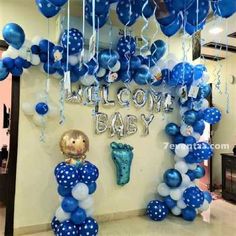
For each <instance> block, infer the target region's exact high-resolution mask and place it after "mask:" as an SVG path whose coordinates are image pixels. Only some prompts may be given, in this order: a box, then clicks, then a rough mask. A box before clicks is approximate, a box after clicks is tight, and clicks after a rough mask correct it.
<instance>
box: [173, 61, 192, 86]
mask: <svg viewBox="0 0 236 236" xmlns="http://www.w3.org/2000/svg"><path fill="white" fill-rule="evenodd" d="M171 80H173V81H175V82H177V83H178V84H180V85H190V84H192V82H193V66H192V65H191V64H189V63H188V62H181V63H179V64H177V65H176V66H175V67H174V68H173V70H172V78H171Z"/></svg>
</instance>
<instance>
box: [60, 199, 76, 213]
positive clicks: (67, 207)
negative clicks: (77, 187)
mask: <svg viewBox="0 0 236 236" xmlns="http://www.w3.org/2000/svg"><path fill="white" fill-rule="evenodd" d="M61 207H62V209H63V210H64V211H65V212H73V211H75V210H76V208H77V207H78V201H77V200H76V199H75V198H73V197H65V198H64V199H63V201H62V203H61Z"/></svg>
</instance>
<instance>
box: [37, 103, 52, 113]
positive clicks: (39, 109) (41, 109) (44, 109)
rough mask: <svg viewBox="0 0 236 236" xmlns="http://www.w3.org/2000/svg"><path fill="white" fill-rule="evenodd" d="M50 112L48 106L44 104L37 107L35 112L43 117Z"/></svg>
mask: <svg viewBox="0 0 236 236" xmlns="http://www.w3.org/2000/svg"><path fill="white" fill-rule="evenodd" d="M48 110H49V108H48V105H47V104H46V103H44V102H39V103H38V104H36V106H35V111H36V112H37V113H38V114H39V115H41V116H43V115H46V114H47V113H48Z"/></svg>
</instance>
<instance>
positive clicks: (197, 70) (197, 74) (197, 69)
mask: <svg viewBox="0 0 236 236" xmlns="http://www.w3.org/2000/svg"><path fill="white" fill-rule="evenodd" d="M204 71H206V67H205V66H204V65H196V66H194V69H193V76H194V79H195V80H198V79H201V78H202V76H203V72H204Z"/></svg>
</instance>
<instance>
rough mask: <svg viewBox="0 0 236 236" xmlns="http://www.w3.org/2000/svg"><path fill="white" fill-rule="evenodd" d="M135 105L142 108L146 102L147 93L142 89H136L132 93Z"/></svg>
mask: <svg viewBox="0 0 236 236" xmlns="http://www.w3.org/2000/svg"><path fill="white" fill-rule="evenodd" d="M133 102H134V105H135V107H137V108H142V107H144V106H145V104H146V102H147V93H146V92H145V91H144V90H143V89H136V90H135V91H134V95H133Z"/></svg>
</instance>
